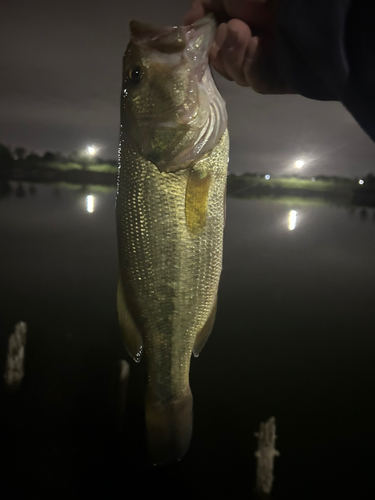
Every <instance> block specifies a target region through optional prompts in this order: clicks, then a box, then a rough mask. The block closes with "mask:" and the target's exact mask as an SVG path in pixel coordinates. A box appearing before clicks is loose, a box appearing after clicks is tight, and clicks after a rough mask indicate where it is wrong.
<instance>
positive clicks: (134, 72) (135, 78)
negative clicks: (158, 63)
mask: <svg viewBox="0 0 375 500" xmlns="http://www.w3.org/2000/svg"><path fill="white" fill-rule="evenodd" d="M142 77H143V72H142V69H141V68H140V67H139V66H134V67H133V68H130V70H129V78H130V80H131V81H132V82H133V83H139V82H140V81H141V80H142Z"/></svg>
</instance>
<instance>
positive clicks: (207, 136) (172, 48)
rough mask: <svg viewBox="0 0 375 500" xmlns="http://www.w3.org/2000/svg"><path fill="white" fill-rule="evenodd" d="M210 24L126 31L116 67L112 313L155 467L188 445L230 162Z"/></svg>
mask: <svg viewBox="0 0 375 500" xmlns="http://www.w3.org/2000/svg"><path fill="white" fill-rule="evenodd" d="M215 31H216V22H215V20H214V17H213V16H210V15H209V16H206V17H205V18H203V19H201V20H199V21H197V22H196V23H194V24H192V25H189V26H155V25H150V24H144V23H141V22H138V21H131V23H130V33H131V36H130V42H129V45H128V46H127V49H126V52H125V55H124V59H123V78H122V93H121V124H120V141H119V166H118V177H117V195H116V224H117V240H118V252H119V267H120V272H119V280H118V289H117V309H118V317H119V324H120V329H121V332H122V336H123V339H124V342H125V346H126V348H127V350H128V353H129V354H130V356H131V357H132V358H133V359H134V360H135V361H136V362H139V361H140V359H141V357H142V356H145V358H146V363H147V374H148V377H147V378H148V381H147V390H146V397H145V425H146V432H147V441H148V448H149V454H150V457H151V459H152V461H153V463H154V464H164V463H169V462H172V461H175V460H181V458H182V457H183V456H184V455H185V453H186V452H187V450H188V449H189V446H190V441H191V436H192V419H193V416H192V406H193V400H192V394H191V389H190V385H189V371H190V361H191V357H192V353H193V354H194V356H195V357H197V356H198V355H199V353H200V352H201V350H202V348H203V346H204V345H205V343H206V341H207V339H208V337H209V335H210V333H211V330H212V328H213V325H214V321H215V315H216V304H217V293H218V287H219V280H220V275H221V270H222V253H223V233H224V224H225V193H226V182H227V167H228V159H229V135H228V130H227V111H226V105H225V102H224V99H223V97H222V96H221V94H220V92H219V90H218V88H217V86H216V84H215V82H214V80H213V76H212V73H211V70H210V66H209V60H208V57H209V50H210V47H211V45H212V43H213V39H214V35H215Z"/></svg>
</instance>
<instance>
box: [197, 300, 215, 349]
mask: <svg viewBox="0 0 375 500" xmlns="http://www.w3.org/2000/svg"><path fill="white" fill-rule="evenodd" d="M216 309H217V297H216V299H215V303H214V305H213V308H212V311H211V313H210V315H209V317H208V320H207V321H206V324H205V325H204V327H203V328H202V330H201V331H200V332H198V333H197V336H196V338H195V342H194V347H193V354H194V356H195V357H196V358H197V357H198V356H199V354H200V352H201V350H202V349H203V347H204V346H205V344H206V342H207V340H208V337H209V336H210V333H211V332H212V329H213V327H214V323H215V316H216Z"/></svg>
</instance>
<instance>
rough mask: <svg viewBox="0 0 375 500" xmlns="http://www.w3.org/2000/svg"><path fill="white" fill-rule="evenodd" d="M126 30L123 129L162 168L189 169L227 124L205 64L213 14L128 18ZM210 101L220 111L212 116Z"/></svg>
mask: <svg viewBox="0 0 375 500" xmlns="http://www.w3.org/2000/svg"><path fill="white" fill-rule="evenodd" d="M130 30H131V40H130V43H129V45H128V48H127V50H126V53H125V56H124V63H123V92H122V103H121V124H122V134H123V135H124V136H126V137H128V138H129V137H130V138H131V140H132V142H133V143H134V144H135V146H136V148H137V149H138V151H139V153H140V154H141V155H142V156H144V157H145V158H146V159H148V160H149V161H151V162H153V163H154V164H155V165H156V166H157V167H158V169H159V170H160V171H161V172H174V171H177V170H181V169H184V168H187V167H188V166H189V165H191V164H192V163H194V162H195V161H196V160H197V159H198V158H199V157H201V156H203V155H204V154H205V153H206V152H207V151H208V150H211V149H213V148H214V147H215V145H216V143H217V142H218V140H219V139H220V137H221V136H222V134H223V133H224V130H225V128H226V111H225V104H224V101H223V99H222V98H221V96H220V94H219V91H218V90H217V88H216V86H215V84H214V82H213V79H212V75H211V72H210V68H209V65H208V52H209V49H210V46H211V44H212V41H213V38H214V34H215V30H216V23H215V21H214V18H213V17H211V16H207V17H206V18H204V19H202V20H200V21H198V22H197V23H195V24H193V25H190V26H173V27H159V26H153V25H148V24H142V23H139V22H137V21H132V22H131V23H130ZM214 102H217V103H219V105H218V106H216V108H218V109H219V108H220V109H221V110H222V111H221V112H219V115H220V116H214V119H212V114H213V111H212V109H211V107H212V103H214ZM216 108H215V109H216ZM216 111H217V109H216ZM214 114H215V111H214ZM217 114H218V113H216V115H217Z"/></svg>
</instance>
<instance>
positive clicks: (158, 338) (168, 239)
mask: <svg viewBox="0 0 375 500" xmlns="http://www.w3.org/2000/svg"><path fill="white" fill-rule="evenodd" d="M227 156H228V134H227V133H226V134H225V136H224V137H223V139H222V140H221V141H220V142H219V144H218V145H217V146H216V148H215V150H214V151H213V152H212V153H211V154H210V155H208V156H207V157H205V158H203V159H201V160H199V161H198V162H197V164H196V165H195V167H194V170H195V171H199V172H202V173H205V174H211V175H212V177H213V179H212V182H211V186H210V190H209V194H208V200H207V208H208V212H207V222H206V225H205V227H204V229H203V230H202V231H199V232H197V233H196V234H194V233H192V232H191V231H190V230H189V228H188V227H187V224H186V214H185V194H186V186H187V182H188V178H189V173H190V171H180V172H176V173H175V174H170V173H168V174H166V173H161V172H159V170H158V169H157V167H156V166H155V165H154V164H153V163H151V162H149V161H147V160H145V159H144V158H143V157H142V156H140V155H139V154H138V153H137V152H136V151H135V150H134V148H132V147H131V145H127V147H124V145H123V146H122V153H121V157H122V164H123V165H125V166H126V168H123V170H122V171H121V175H120V178H119V195H118V199H119V200H120V201H119V203H118V209H117V213H118V221H119V249H120V262H122V278H123V282H124V283H126V284H127V290H126V292H125V295H126V296H127V295H130V296H136V297H137V309H139V310H140V311H142V312H141V315H140V318H139V319H138V325H139V327H140V330H141V331H142V338H143V340H144V352H145V354H146V357H147V360H148V380H149V384H150V385H153V386H155V391H157V395H158V397H159V398H160V400H161V401H165V400H169V399H170V398H171V397H176V396H177V395H178V393H179V392H183V391H184V390H185V389H186V386H187V384H188V376H189V367H190V356H191V352H192V349H193V345H194V341H195V337H196V335H197V333H198V332H199V331H200V330H201V329H202V328H203V327H204V325H205V323H206V321H207V319H208V317H209V315H210V312H211V310H212V307H213V305H214V302H215V299H216V294H217V286H218V282H219V277H220V273H221V267H222V246H223V227H224V211H223V203H224V191H225V186H226V165H227ZM151 354H152V355H151Z"/></svg>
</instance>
